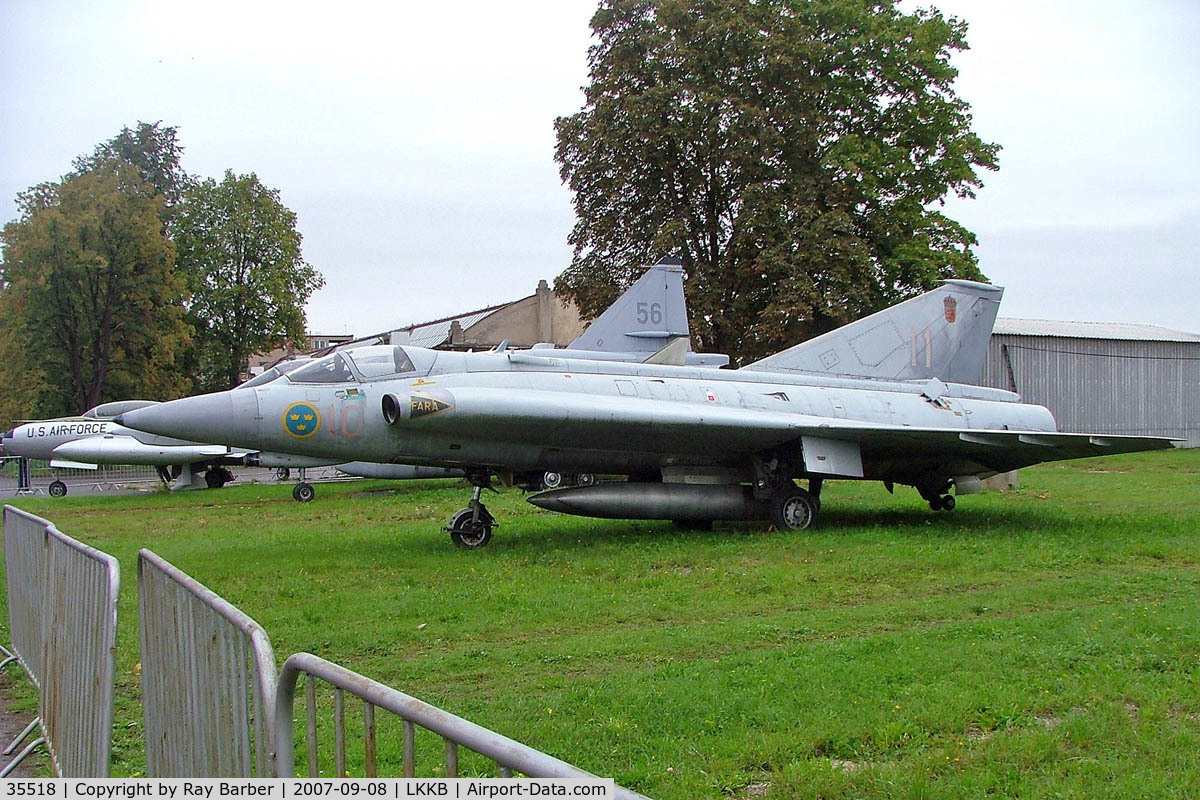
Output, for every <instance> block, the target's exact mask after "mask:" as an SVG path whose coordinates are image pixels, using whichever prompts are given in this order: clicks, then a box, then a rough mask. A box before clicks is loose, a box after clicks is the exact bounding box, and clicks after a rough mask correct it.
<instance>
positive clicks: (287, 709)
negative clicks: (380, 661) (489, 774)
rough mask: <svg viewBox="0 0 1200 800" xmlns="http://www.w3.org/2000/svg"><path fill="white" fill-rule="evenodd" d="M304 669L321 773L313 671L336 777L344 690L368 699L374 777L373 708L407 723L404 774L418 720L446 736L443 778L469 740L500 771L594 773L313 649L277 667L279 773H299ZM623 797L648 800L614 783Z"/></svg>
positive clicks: (451, 774)
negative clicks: (327, 720)
mask: <svg viewBox="0 0 1200 800" xmlns="http://www.w3.org/2000/svg"><path fill="white" fill-rule="evenodd" d="M301 674H303V675H304V676H305V697H306V703H305V706H306V710H307V714H306V725H305V731H306V737H305V738H306V745H307V752H308V774H309V777H312V778H315V777H317V775H318V766H319V765H318V754H317V741H316V739H317V736H316V731H317V710H316V690H315V683H314V680H313V679H314V678H319V679H321V680H323V681H325V682H326V683H329V684H330V685H332V686H333V687H334V769H335V770H336V775H337V776H338V777H343V776H345V774H346V725H345V693H346V692H349V693H350V694H352V695H354V696H355V697H357V698H359V699H360V700H362V701H363V719H364V731H363V734H364V735H363V746H364V750H365V766H366V773H367V777H368V778H373V777H376V766H377V765H376V753H375V709H376V708H381V709H383V710H385V711H390V712H391V713H393V714H395V715H397V716H399V717H400V718H401V719H402V720H403V724H404V734H403V736H404V777H406V778H411V777H414V774H415V771H416V764H415V740H416V730H415V729H416V727H417V726H420V727H422V728H425V729H426V730H429V731H432V732H433V733H435V734H437V735H439V736H441V737H442V739H443V740H444V741H445V752H446V760H445V777H447V778H457V777H458V748H459V746H462V747H466V748H467V749H469V750H472V751H474V752H476V753H479V754H480V755H483V756H486V757H488V758H490V759H492V760H493V761H495V762H496V766H497V771H498V773H499V776H500V777H512V774H513V771H518V772H521V773H524V774H525V775H528V776H530V777H532V778H576V779H586V778H595V777H596V776H595V775H593V774H591V773H590V772H586V771H584V770H582V769H579V768H578V767H575V766H572V765H571V764H568V763H567V762H565V761H560V760H559V759H557V758H554V757H553V756H550V755H546V754H545V753H543V752H541V751H539V750H534V749H533V748H532V747H529V746H527V745H524V744H521V743H520V742H518V741H515V740H513V739H510V738H508V737H507V736H502V735H500V734H498V733H496V732H495V731H491V730H488V729H487V728H484V727H481V726H479V725H476V724H475V723H473V722H469V721H467V720H465V719H463V718H462V717H458V716H455V715H454V714H451V713H449V712H448V711H443V710H442V709H440V708H436V707H435V706H431V705H429V704H428V703H425V702H422V701H421V700H418V699H417V698H415V697H411V696H409V695H407V694H404V693H403V692H399V691H397V690H395V689H392V688H390V687H388V686H384V685H383V684H382V683H378V682H377V681H373V680H371V679H370V678H367V677H364V676H362V675H359V674H358V673H356V672H351V671H350V670H348V669H346V668H345V667H341V666H338V665H337V664H334V663H332V662H329V661H326V660H325V659H323V658H320V657H319V656H314V655H312V654H311V653H296V654H295V655H293V656H291V657H290V658H288V660H287V661H285V662H284V664H283V668H282V670H281V671H280V674H279V683H278V695H277V697H276V707H275V727H276V732H275V733H276V736H277V737H278V738H277V741H278V744H279V747H278V750H279V774H280V775H281V776H285V777H290V776H293V775H295V771H296V765H295V744H294V733H293V724H294V723H293V716H294V705H295V697H296V684H297V682H298V680H299V677H300V675H301ZM615 796H616V797H617V798H618V799H619V800H637V799H638V798H641V800H645V798H644V797H643V796H642V795H640V794H637V793H636V792H633V791H630V790H629V789H625V788H624V787H621V786H618V787H616V794H615Z"/></svg>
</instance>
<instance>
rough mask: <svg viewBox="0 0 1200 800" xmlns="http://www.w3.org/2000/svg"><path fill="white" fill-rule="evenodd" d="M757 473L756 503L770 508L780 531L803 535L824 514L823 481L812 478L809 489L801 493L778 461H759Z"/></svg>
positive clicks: (809, 480) (755, 486)
mask: <svg viewBox="0 0 1200 800" xmlns="http://www.w3.org/2000/svg"><path fill="white" fill-rule="evenodd" d="M754 472H755V476H754V499H755V500H756V501H758V502H759V503H765V504H766V505H767V506H768V508H769V509H770V514H771V522H772V523H773V524H774V525H775V527H776V528H777V529H778V530H781V531H800V530H804V529H805V528H811V527H812V526H813V525H814V524H815V523H816V521H817V513H818V512H819V511H820V510H821V486H822V479H821V478H818V477H810V478H809V479H808V489H801V488H800V487H799V486H797V485H796V484H795V483H794V482H793V481H792V479H791V477H790V476H789V475H788V471H787V469H786V465H785V464H784V463H783V462H781V460H780V459H779V458H770V459H767V458H756V459H755V460H754Z"/></svg>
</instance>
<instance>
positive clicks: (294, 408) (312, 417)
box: [283, 403, 321, 439]
mask: <svg viewBox="0 0 1200 800" xmlns="http://www.w3.org/2000/svg"><path fill="white" fill-rule="evenodd" d="M283 429H284V430H285V431H287V434H288V436H291V437H294V438H296V439H307V438H309V437H310V436H313V435H315V434H316V432H317V431H319V430H320V429H321V414H320V412H319V411H317V407H316V406H314V405H312V404H311V403H292V404H291V405H290V406H288V407H287V410H286V411H284V412H283Z"/></svg>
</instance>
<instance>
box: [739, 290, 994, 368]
mask: <svg viewBox="0 0 1200 800" xmlns="http://www.w3.org/2000/svg"><path fill="white" fill-rule="evenodd" d="M1003 296H1004V288H1003V287H1001V286H992V285H991V284H987V283H977V282H975V281H964V280H948V281H946V282H945V283H943V284H942V285H941V286H939V287H938V288H937V289H934V290H932V291H929V292H926V293H925V294H922V295H918V296H917V297H914V298H912V299H910V300H906V301H904V302H903V303H900V304H898V305H894V306H892V307H891V308H887V309H884V310H883V311H880V312H878V313H875V314H871V315H870V316H868V317H863V318H862V319H860V320H858V321H857V322H851V323H850V324H849V325H843V326H842V327H840V328H838V329H836V330H832V331H830V332H829V333H825V334H822V335H821V336H817V337H816V338H814V339H809V340H808V341H807V342H803V343H801V344H798V345H796V346H794V347H789V348H788V349H787V350H782V351H780V352H778V353H776V354H775V355H772V356H767V357H766V358H764V359H762V360H760V361H755V362H754V363H753V364H747V365H746V366H744V367H742V369H745V370H752V371H763V372H803V373H810V374H817V375H833V376H840V377H855V378H884V379H889V380H902V381H904V380H923V379H929V378H940V379H941V380H943V381H946V382H948V383H970V384H973V383H978V382H979V380H980V378H981V376H982V374H983V368H984V363H985V361H986V359H987V347H988V339H989V338H990V337H991V335H992V326H993V325H994V324H995V322H996V313H997V311H998V310H999V308H1000V298H1001V297H1003Z"/></svg>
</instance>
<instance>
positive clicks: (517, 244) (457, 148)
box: [0, 0, 1200, 335]
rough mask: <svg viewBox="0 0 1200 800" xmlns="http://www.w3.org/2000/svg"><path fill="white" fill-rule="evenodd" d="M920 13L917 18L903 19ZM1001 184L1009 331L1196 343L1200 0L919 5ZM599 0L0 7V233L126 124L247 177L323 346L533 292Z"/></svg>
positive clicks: (559, 243) (999, 257) (116, 2)
mask: <svg viewBox="0 0 1200 800" xmlns="http://www.w3.org/2000/svg"><path fill="white" fill-rule="evenodd" d="M928 4H929V3H925V2H922V3H912V2H910V3H907V5H908V7H915V6H917V5H928ZM933 4H934V5H936V6H937V7H939V8H941V9H942V10H943V11H945V12H946V13H947V14H951V15H958V16H960V17H962V18H964V19H966V20H967V21H968V22H969V23H970V25H971V28H970V32H969V34H968V40H969V41H970V43H971V46H972V49H971V51H970V52H967V53H964V54H961V55H960V56H958V57H957V58H956V63H957V64H958V65H959V67H960V69H961V76H960V79H959V83H958V88H959V91H960V94H961V95H962V97H964V98H965V99H966V100H967V101H968V102H970V103H971V105H972V107H973V110H974V114H975V121H976V130H977V131H978V132H979V133H980V135H982V136H983V137H984V138H985V139H987V140H989V141H995V142H998V143H1000V144H1001V145H1003V147H1004V150H1003V151H1002V153H1001V161H1000V164H1001V168H1000V171H999V172H995V173H986V174H985V175H984V181H985V183H986V185H985V187H984V188H983V190H981V191H980V193H979V197H978V198H977V199H975V200H968V201H958V200H952V201H951V202H950V204H949V206H948V207H949V213H950V215H951V216H952V217H954V218H956V219H958V220H960V221H962V222H963V223H965V224H966V225H967V227H968V228H970V229H971V230H973V231H975V233H976V234H977V235H978V236H979V239H980V246H979V249H978V252H979V256H980V265H981V267H982V269H983V271H984V273H985V274H986V275H987V276H988V277H989V278H990V279H991V280H992V281H993V282H995V283H998V284H1001V285H1004V286H1006V287H1007V292H1006V295H1005V301H1004V304H1003V306H1002V307H1001V314H1002V315H1003V316H1010V317H1011V316H1025V317H1041V318H1050V319H1080V320H1097V321H1119V322H1149V323H1154V324H1159V325H1165V326H1167V327H1173V328H1178V329H1182V330H1190V331H1200V318H1198V314H1197V309H1198V308H1200V271H1198V270H1197V255H1196V254H1197V253H1198V252H1200V155H1198V149H1200V89H1198V88H1197V85H1196V81H1197V79H1198V78H1200V48H1197V46H1196V44H1195V43H1196V42H1197V41H1200V4H1197V3H1195V2H1194V0H1143V2H1141V3H1138V4H1130V3H1119V2H1115V0H1050V1H1049V2H1046V1H1044V0H1043V1H1042V2H1035V0H1005V2H997V1H993V2H981V1H980V0H941V1H940V2H938V1H937V0H934V1H933ZM594 8H595V1H594V0H513V2H510V3H497V2H494V0H461V1H460V2H456V3H438V4H432V3H431V4H417V3H410V2H388V3H384V2H380V3H366V2H354V1H353V0H350V1H349V2H342V3H337V4H329V3H319V4H318V3H311V2H255V1H254V0H240V2H229V0H206V1H205V2H192V0H177V2H171V3H161V2H149V0H146V1H144V2H143V1H141V0H91V2H87V3H81V2H70V1H68V0H37V2H24V1H23V0H0V222H2V221H7V220H9V219H12V218H13V217H15V216H16V206H15V203H14V202H13V201H14V198H15V196H16V193H17V192H18V191H21V190H22V189H25V188H27V187H29V186H31V185H33V184H35V183H38V182H41V181H45V180H55V179H57V178H58V177H59V176H61V175H62V174H63V173H64V172H66V171H67V170H68V169H69V168H70V162H71V160H72V159H73V158H74V157H75V156H77V155H79V154H81V153H86V152H90V151H91V150H92V149H93V148H94V147H95V145H96V144H98V143H99V142H101V141H103V140H105V139H108V138H110V137H112V136H113V135H115V134H116V133H117V132H118V131H119V130H120V128H121V127H122V126H123V125H129V126H133V125H135V124H136V123H137V122H138V121H139V120H144V121H150V122H153V121H157V120H162V121H163V122H164V123H165V124H167V125H174V126H177V127H178V128H179V135H180V140H181V142H182V144H183V145H184V147H185V148H186V149H185V154H184V161H183V165H184V168H185V169H186V170H187V171H189V172H191V173H196V174H200V175H204V176H212V177H217V178H219V177H220V176H221V174H222V173H223V171H224V170H225V169H227V168H229V169H233V170H234V171H235V172H238V173H246V172H251V171H253V172H256V173H258V175H259V177H260V178H261V179H262V180H263V182H264V183H266V184H267V185H269V186H272V187H275V188H277V189H279V191H280V193H281V196H282V199H283V202H284V203H285V204H286V205H287V206H288V207H289V208H291V209H292V210H293V211H295V212H296V213H297V215H298V216H299V228H300V231H301V233H302V234H303V235H304V255H305V258H306V259H307V260H308V261H309V262H310V263H312V264H313V265H314V266H315V267H317V268H318V269H319V270H320V271H321V272H322V273H323V274H324V275H325V279H326V287H325V288H324V289H323V290H321V291H320V292H318V293H317V294H316V295H315V296H314V298H313V299H312V300H311V301H310V302H309V306H308V313H309V327H310V330H312V331H314V332H318V333H344V332H349V333H354V334H356V335H364V334H367V333H373V332H377V331H381V330H385V329H388V328H392V327H398V326H401V325H406V324H409V323H412V322H420V321H424V320H428V319H433V318H435V317H438V316H444V315H447V314H452V313H456V312H460V311H465V310H469V309H473V308H479V307H483V306H487V305H492V304H495V303H498V302H504V301H507V300H512V299H516V298H518V297H522V296H525V295H527V294H531V293H532V292H533V289H534V287H535V286H536V284H537V281H538V279H540V278H546V279H547V280H553V278H554V277H555V276H556V275H557V274H558V273H559V272H560V271H561V270H562V268H563V267H564V266H566V264H567V263H568V262H569V260H570V255H571V253H570V248H569V247H568V245H567V234H568V233H569V231H570V228H571V224H572V221H573V212H572V210H571V206H570V195H569V193H568V192H567V191H566V190H565V189H564V188H563V187H562V185H561V184H560V182H559V179H558V171H557V166H556V165H555V163H554V160H553V153H554V132H553V121H554V118H555V117H556V116H559V115H563V114H570V113H573V112H574V111H576V110H578V109H579V108H580V106H581V104H582V102H583V97H582V93H581V91H580V87H581V86H582V85H583V84H584V83H585V82H586V79H587V65H586V49H587V46H588V42H589V29H588V20H589V19H590V17H591V14H592V12H593V10H594Z"/></svg>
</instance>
